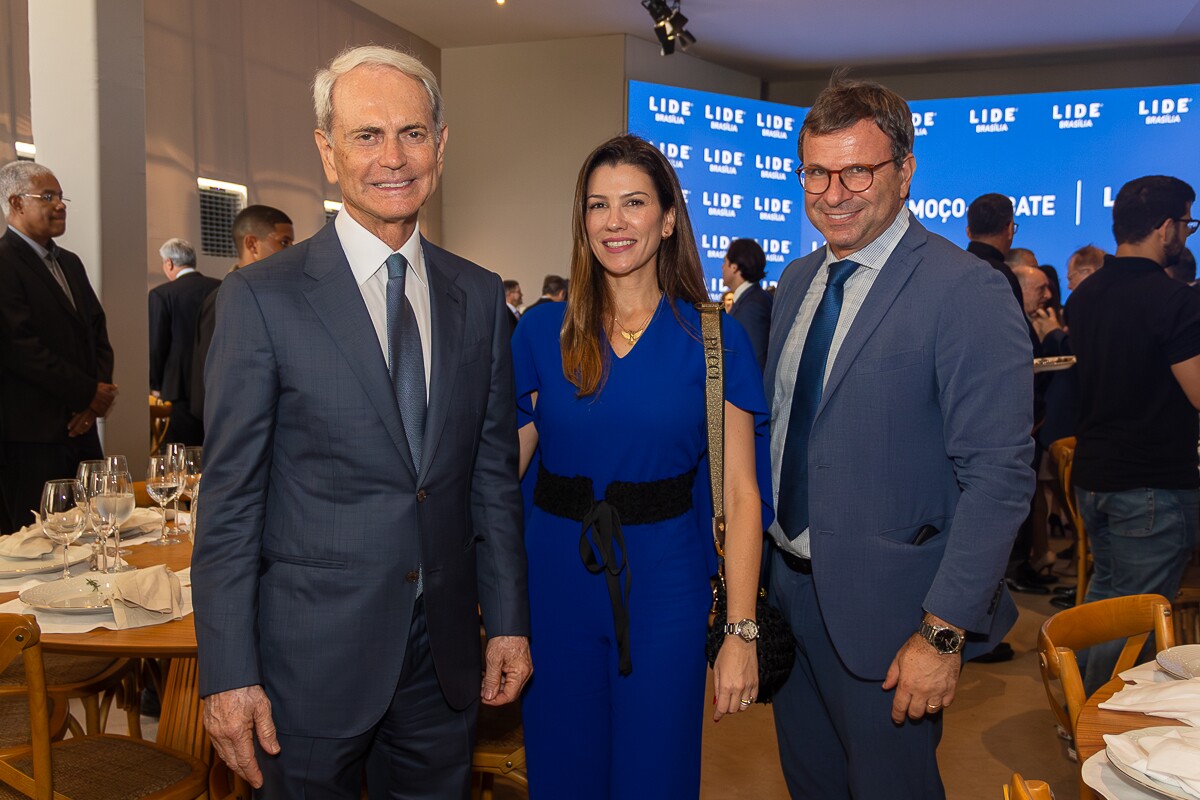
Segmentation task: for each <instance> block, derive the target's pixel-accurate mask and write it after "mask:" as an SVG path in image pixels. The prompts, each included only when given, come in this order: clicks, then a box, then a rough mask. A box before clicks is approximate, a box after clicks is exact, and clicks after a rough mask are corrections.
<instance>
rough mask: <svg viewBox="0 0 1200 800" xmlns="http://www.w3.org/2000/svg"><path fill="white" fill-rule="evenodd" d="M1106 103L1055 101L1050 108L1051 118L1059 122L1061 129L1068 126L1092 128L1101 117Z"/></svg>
mask: <svg viewBox="0 0 1200 800" xmlns="http://www.w3.org/2000/svg"><path fill="white" fill-rule="evenodd" d="M1103 107H1104V103H1055V104H1054V105H1053V106H1051V108H1050V118H1051V119H1053V120H1056V121H1057V122H1058V128H1059V130H1066V129H1068V128H1090V127H1092V126H1093V125H1094V124H1095V123H1094V122H1093V120H1097V119H1100V109H1101V108H1103Z"/></svg>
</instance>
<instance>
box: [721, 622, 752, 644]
mask: <svg viewBox="0 0 1200 800" xmlns="http://www.w3.org/2000/svg"><path fill="white" fill-rule="evenodd" d="M725 635H726V636H732V635H737V636H740V637H742V640H743V641H747V642H753V641H754V640H755V639H757V638H758V623H757V622H755V621H754V620H752V619H744V620H741V621H740V622H727V623H725Z"/></svg>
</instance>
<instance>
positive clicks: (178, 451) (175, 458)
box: [162, 442, 187, 536]
mask: <svg viewBox="0 0 1200 800" xmlns="http://www.w3.org/2000/svg"><path fill="white" fill-rule="evenodd" d="M186 452H187V448H186V447H185V446H184V445H183V444H181V443H180V442H168V443H167V444H164V445H163V446H162V454H163V455H164V456H166V457H167V458H169V459H171V469H172V470H174V472H175V474H176V475H178V476H179V491H178V492H177V493H176V495H175V499H174V500H173V501H172V505H173V507H174V510H175V529H174V530H173V531H170V532H169V533H168V535H170V536H184V535H185V534H186V533H187V529H186V528H181V527H180V525H179V498H180V497H182V496H183V488H184V485H185V484H186V481H185V480H184V478H185V475H184V456H185V454H186Z"/></svg>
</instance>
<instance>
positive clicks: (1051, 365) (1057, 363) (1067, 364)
mask: <svg viewBox="0 0 1200 800" xmlns="http://www.w3.org/2000/svg"><path fill="white" fill-rule="evenodd" d="M1073 366H1075V356H1051V357H1050V358H1035V359H1034V360H1033V371H1034V372H1035V373H1036V372H1058V371H1059V370H1060V369H1070V368H1071V367H1073Z"/></svg>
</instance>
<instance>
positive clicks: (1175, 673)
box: [1154, 644, 1200, 681]
mask: <svg viewBox="0 0 1200 800" xmlns="http://www.w3.org/2000/svg"><path fill="white" fill-rule="evenodd" d="M1154 660H1155V661H1157V662H1158V665H1159V666H1160V667H1162V668H1163V671H1164V672H1166V673H1167V674H1168V675H1171V676H1172V677H1175V678H1180V679H1181V680H1185V681H1186V680H1191V679H1192V678H1200V644H1181V645H1178V646H1177V647H1168V648H1167V649H1166V650H1163V651H1162V652H1161V653H1159V654H1158V655H1157V656H1155V657H1154Z"/></svg>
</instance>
